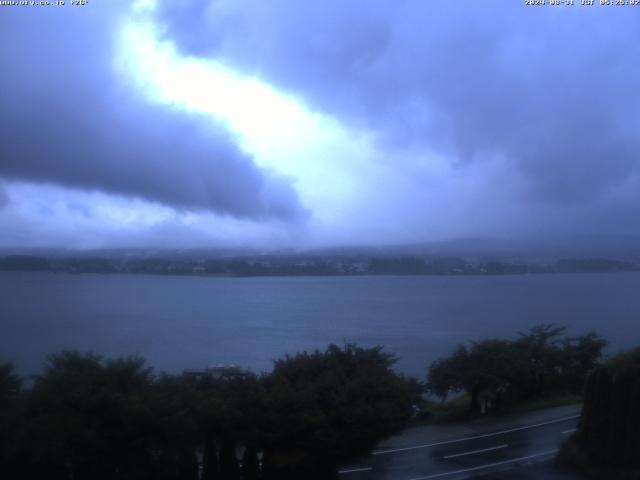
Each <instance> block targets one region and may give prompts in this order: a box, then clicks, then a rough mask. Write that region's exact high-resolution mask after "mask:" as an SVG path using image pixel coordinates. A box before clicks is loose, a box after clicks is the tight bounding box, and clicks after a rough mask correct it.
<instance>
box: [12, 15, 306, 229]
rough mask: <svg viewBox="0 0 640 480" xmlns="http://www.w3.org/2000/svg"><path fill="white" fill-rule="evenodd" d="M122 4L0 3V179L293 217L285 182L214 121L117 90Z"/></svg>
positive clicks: (298, 211) (295, 207)
mask: <svg viewBox="0 0 640 480" xmlns="http://www.w3.org/2000/svg"><path fill="white" fill-rule="evenodd" d="M127 3H128V2H110V3H109V5H106V4H104V3H103V4H101V5H100V6H98V5H96V6H95V7H93V6H92V7H91V9H89V8H86V9H75V11H74V10H73V9H66V8H58V9H49V10H46V11H44V12H43V11H42V10H38V9H33V8H26V7H25V8H22V9H19V8H13V9H9V8H3V11H2V12H1V15H0V22H2V24H1V27H0V42H1V43H0V45H2V47H0V48H1V50H0V71H2V72H3V73H2V76H3V94H2V96H1V97H0V111H1V112H2V115H0V130H1V131H2V135H3V138H4V139H5V140H4V141H3V142H2V143H1V144H0V158H1V160H0V175H2V176H4V177H5V178H7V179H18V180H27V181H34V182H46V183H54V184H59V185H63V186H68V187H76V188H81V189H89V190H94V189H96V190H101V191H104V192H109V193H115V194H122V195H127V196H134V197H140V198H143V199H146V200H150V201H153V202H158V203H161V204H164V205H168V206H171V207H175V208H179V209H188V210H200V211H213V212H217V213H221V214H229V215H233V216H237V217H244V218H254V219H261V218H262V219H268V218H274V217H275V218H281V219H284V220H287V221H294V220H297V219H299V218H303V217H304V216H305V212H304V209H303V208H302V207H301V206H300V205H299V202H298V200H297V195H296V193H295V192H294V190H293V188H292V187H291V185H290V184H289V181H287V180H285V179H283V178H278V177H277V176H274V175H272V174H270V173H269V172H265V171H261V170H260V169H258V168H257V167H256V166H255V165H254V164H253V161H252V159H251V158H249V157H248V156H247V155H246V154H245V153H243V152H241V151H240V150H239V148H238V147H237V146H236V145H235V143H234V140H233V138H231V137H230V135H229V134H228V133H227V132H226V131H225V130H224V128H223V127H221V126H219V125H216V124H215V123H214V121H213V119H211V118H208V119H207V118H199V117H195V116H193V115H186V114H184V113H181V112H179V111H177V110H172V109H169V108H166V107H160V106H155V105H149V104H147V103H146V102H145V100H144V99H143V98H141V96H139V95H136V93H135V92H132V91H128V90H127V89H126V85H123V84H122V81H121V79H120V78H118V76H117V75H116V73H115V72H116V69H115V68H114V63H115V62H114V60H113V56H114V53H113V50H114V44H115V43H116V41H115V38H114V35H115V33H116V32H117V29H118V25H119V24H118V22H119V21H120V20H121V17H122V12H126V6H127Z"/></svg>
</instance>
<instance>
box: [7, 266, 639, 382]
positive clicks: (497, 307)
mask: <svg viewBox="0 0 640 480" xmlns="http://www.w3.org/2000/svg"><path fill="white" fill-rule="evenodd" d="M541 322H555V323H558V324H561V325H566V326H567V327H568V333H569V334H572V335H573V334H582V333H586V332H587V331H589V330H595V331H597V332H598V333H599V334H601V335H602V336H603V337H605V338H606V339H607V340H609V341H610V347H609V351H610V352H615V351H617V350H620V349H623V348H628V347H631V346H634V345H640V273H606V274H557V275H512V276H458V277H454V276H450V277H446V276H441V277H436V276H363V277H263V278H220V277H186V276H185V277H180V276H176V277H172V276H146V275H92V274H81V275H70V274H59V273H18V272H0V360H12V361H14V362H15V363H16V365H17V367H18V370H19V371H20V372H21V373H24V374H29V373H37V372H38V371H40V368H41V365H42V362H43V361H44V359H45V358H46V355H47V354H50V353H55V352H58V351H60V350H62V349H67V348H73V349H79V350H83V351H86V350H93V351H94V352H96V353H100V354H104V355H107V356H114V355H130V354H140V355H143V356H144V357H146V358H147V359H148V361H149V363H150V364H151V365H152V366H154V367H155V368H156V369H158V370H166V371H171V372H178V371H181V370H182V369H185V368H199V367H204V366H206V365H208V364H211V363H217V362H228V363H238V364H240V365H242V366H244V367H247V368H250V369H251V370H253V371H255V372H260V371H267V370H270V368H271V365H272V360H273V359H275V358H278V357H280V356H282V355H283V354H285V353H291V354H292V353H295V352H298V351H301V350H311V349H316V348H319V349H324V348H325V347H326V346H327V345H328V344H329V343H332V342H333V343H337V344H343V343H345V342H355V343H358V344H359V345H363V346H372V345H378V344H379V345H383V346H384V347H385V350H386V351H389V352H394V353H396V354H397V355H398V356H399V357H400V360H399V361H398V363H397V365H396V368H397V370H399V371H402V372H404V373H407V374H410V375H414V376H417V377H420V378H423V377H424V376H425V373H426V368H427V366H428V364H429V363H430V362H431V361H433V360H435V359H436V358H437V357H439V356H442V355H446V354H448V353H450V352H451V351H452V349H453V347H454V346H455V345H456V344H457V343H460V342H465V341H469V340H474V339H481V338H486V337H490V336H497V337H513V336H515V335H516V332H517V331H522V330H526V329H528V328H529V327H531V326H533V325H535V324H537V323H541Z"/></svg>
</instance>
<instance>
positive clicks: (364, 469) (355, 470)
mask: <svg viewBox="0 0 640 480" xmlns="http://www.w3.org/2000/svg"><path fill="white" fill-rule="evenodd" d="M371 470H373V467H362V468H350V469H348V470H338V473H339V474H340V475H342V474H344V473H356V472H369V471H371Z"/></svg>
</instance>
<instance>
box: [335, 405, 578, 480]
mask: <svg viewBox="0 0 640 480" xmlns="http://www.w3.org/2000/svg"><path fill="white" fill-rule="evenodd" d="M578 418H579V407H578V406H572V407H561V408H557V409H549V410H546V411H541V412H535V413H533V414H528V415H521V416H517V417H510V418H508V419H503V420H498V421H493V422H479V423H473V424H467V425H457V426H453V427H446V426H445V427H422V428H415V429H411V430H410V431H407V432H406V433H403V434H402V435H400V436H398V437H395V438H393V439H391V440H390V441H388V442H384V443H383V444H381V445H380V446H379V448H378V449H377V450H375V451H374V452H373V453H372V454H371V455H370V456H368V457H366V458H364V459H362V460H361V461H359V462H357V463H356V464H353V465H348V466H344V467H343V468H342V469H341V470H340V474H341V475H340V477H341V480H430V479H441V480H458V479H463V478H483V479H504V480H507V479H516V478H517V479H518V480H524V479H527V478H532V479H533V478H536V479H539V478H544V479H549V480H552V479H553V480H555V479H557V480H561V479H562V480H564V479H567V480H568V479H576V478H580V477H577V476H573V475H571V474H567V473H563V472H559V471H557V470H556V468H555V467H554V465H553V462H552V461H551V460H552V459H553V457H554V456H555V453H556V451H557V449H558V447H559V445H560V443H561V442H562V441H563V440H564V439H565V438H567V436H568V435H570V434H571V433H572V432H574V431H575V428H576V425H577V422H578Z"/></svg>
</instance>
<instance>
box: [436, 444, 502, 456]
mask: <svg viewBox="0 0 640 480" xmlns="http://www.w3.org/2000/svg"><path fill="white" fill-rule="evenodd" d="M508 446H509V445H507V444H504V445H498V446H497V447H489V448H482V449H480V450H472V451H471V452H464V453H454V454H453V455H445V456H444V457H442V458H445V459H449V458H456V457H464V456H465V455H473V454H474V453H482V452H491V451H492V450H500V449H501V448H507V447H508Z"/></svg>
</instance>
